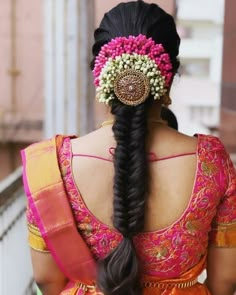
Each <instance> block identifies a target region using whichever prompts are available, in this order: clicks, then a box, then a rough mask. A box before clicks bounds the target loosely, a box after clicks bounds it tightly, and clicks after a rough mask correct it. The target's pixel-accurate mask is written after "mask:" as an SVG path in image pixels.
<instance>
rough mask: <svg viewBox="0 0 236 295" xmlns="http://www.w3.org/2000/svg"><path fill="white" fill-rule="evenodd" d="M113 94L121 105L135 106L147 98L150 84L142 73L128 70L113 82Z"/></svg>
mask: <svg viewBox="0 0 236 295" xmlns="http://www.w3.org/2000/svg"><path fill="white" fill-rule="evenodd" d="M114 92H115V95H116V96H117V98H118V99H119V100H120V101H121V102H122V103H124V104H126V105H130V106H136V105H139V104H141V103H143V102H144V101H145V100H146V99H147V98H148V96H149V93H150V83H149V80H148V78H147V77H146V76H145V75H144V74H143V73H142V72H140V71H137V70H133V69H129V70H125V71H123V72H122V73H120V74H119V75H118V76H117V78H116V80H115V82H114Z"/></svg>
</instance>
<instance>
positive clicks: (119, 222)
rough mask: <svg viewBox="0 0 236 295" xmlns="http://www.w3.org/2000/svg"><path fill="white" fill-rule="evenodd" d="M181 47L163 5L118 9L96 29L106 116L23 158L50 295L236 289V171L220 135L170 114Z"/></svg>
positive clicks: (35, 243)
mask: <svg viewBox="0 0 236 295" xmlns="http://www.w3.org/2000/svg"><path fill="white" fill-rule="evenodd" d="M179 44H180V39H179V36H178V34H177V32H176V27H175V23H174V20H173V18H172V17H171V16H170V15H168V14H167V13H166V12H164V11H163V10H162V9H161V8H160V7H158V6H157V5H155V4H146V3H145V2H143V1H138V2H129V3H122V4H120V5H118V6H117V7H115V8H114V9H112V10H111V11H110V12H108V13H107V14H105V16H104V18H103V20H102V22H101V25H100V27H99V28H98V29H97V30H96V31H95V44H94V46H93V54H94V62H93V63H92V68H93V73H94V81H95V85H96V87H97V94H98V100H99V101H100V102H103V103H105V104H106V105H107V106H108V108H109V110H110V115H109V116H108V118H107V121H105V122H104V123H103V124H102V126H101V128H99V129H98V130H95V131H94V132H92V133H90V134H88V135H86V136H83V137H81V138H76V137H74V138H72V137H67V136H57V137H55V138H53V139H52V140H49V141H45V142H41V143H38V144H36V145H33V146H31V147H29V148H28V149H26V150H25V151H23V152H22V156H23V162H24V183H25V190H26V193H27V196H28V200H29V206H28V211H27V218H28V224H29V232H30V234H29V243H30V246H31V248H32V250H31V255H32V262H33V269H34V277H35V280H36V282H37V284H38V285H39V287H40V289H41V291H42V293H43V294H44V295H51V294H53V295H54V294H105V295H123V294H132V295H133V294H135V295H136V294H145V295H148V294H153V295H159V294H162V295H164V294H165V295H167V294H177V295H180V294H198V295H201V294H212V295H232V294H233V292H234V290H235V283H236V272H235V269H236V248H235V247H236V173H235V170H234V167H233V164H232V162H231V160H230V158H229V156H228V154H227V153H226V151H225V149H224V147H223V145H222V143H221V142H220V140H219V139H218V138H216V137H212V136H206V135H196V136H193V137H192V136H186V135H184V134H181V133H179V132H177V131H176V130H174V129H172V128H169V127H168V126H167V125H166V124H165V123H163V121H162V120H161V118H160V112H161V107H162V105H168V104H169V103H170V98H169V92H170V88H171V84H172V80H173V77H174V75H175V73H176V72H177V71H178V68H179V60H178V53H179ZM206 260H207V282H206V284H205V285H202V284H200V283H198V282H197V277H198V275H199V274H200V273H201V272H202V271H203V269H204V268H206Z"/></svg>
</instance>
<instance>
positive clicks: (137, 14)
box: [93, 1, 180, 71]
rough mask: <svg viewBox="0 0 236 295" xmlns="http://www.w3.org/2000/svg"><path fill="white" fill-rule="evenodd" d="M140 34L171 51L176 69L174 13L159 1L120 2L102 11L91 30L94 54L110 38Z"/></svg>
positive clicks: (176, 52) (177, 43)
mask: <svg viewBox="0 0 236 295" xmlns="http://www.w3.org/2000/svg"><path fill="white" fill-rule="evenodd" d="M139 34H142V35H144V36H146V37H148V38H149V37H151V38H152V39H153V40H154V41H155V43H161V44H162V45H163V47H164V48H165V50H166V52H167V53H168V54H169V55H170V58H171V62H172V65H173V70H174V71H177V70H178V67H179V61H178V59H177V56H178V54H179V45H180V38H179V35H178V33H177V31H176V25H175V22H174V19H173V17H172V16H171V15H169V14H168V13H166V12H165V11H164V10H163V9H161V8H160V7H159V6H158V5H156V4H148V3H145V2H143V1H136V2H135V1H134V2H133V1H132V2H128V3H120V4H119V5H117V6H116V7H115V8H113V9H112V10H110V11H109V12H108V13H106V14H105V15H104V17H103V19H102V22H101V24H100V26H99V28H98V29H97V30H96V31H95V33H94V38H95V43H94V46H93V55H94V57H96V56H97V55H98V53H99V51H100V49H101V47H102V46H103V45H104V44H106V43H108V42H109V41H110V40H111V39H114V38H116V37H128V36H130V35H132V36H138V35H139Z"/></svg>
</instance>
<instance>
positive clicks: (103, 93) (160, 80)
mask: <svg viewBox="0 0 236 295" xmlns="http://www.w3.org/2000/svg"><path fill="white" fill-rule="evenodd" d="M127 69H133V70H137V71H140V72H142V73H143V74H145V75H146V76H147V78H148V79H149V82H150V92H151V95H152V96H153V97H154V99H160V98H161V97H162V96H163V95H164V94H165V93H166V91H167V89H166V88H165V77H163V76H162V74H161V71H160V70H159V69H158V66H157V64H156V63H155V62H154V61H153V60H152V59H150V58H149V57H148V56H147V55H139V54H137V53H134V54H127V53H123V54H122V55H121V56H117V57H115V58H114V59H112V58H111V57H110V58H109V59H108V61H107V62H106V64H105V66H104V67H103V69H102V71H101V74H100V76H99V81H100V82H99V86H98V87H97V89H96V92H97V94H98V100H99V102H103V103H105V104H109V102H110V101H111V100H113V99H115V94H114V81H115V79H116V77H117V75H118V74H120V73H121V72H122V71H124V70H127Z"/></svg>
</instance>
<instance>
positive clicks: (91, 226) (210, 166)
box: [62, 124, 227, 279]
mask: <svg viewBox="0 0 236 295" xmlns="http://www.w3.org/2000/svg"><path fill="white" fill-rule="evenodd" d="M94 142H97V143H98V142H99V144H96V145H94ZM148 142H149V143H148V150H149V158H150V160H149V171H150V192H149V195H148V201H147V206H146V209H145V216H146V219H145V228H144V232H143V233H140V234H138V235H137V236H136V237H135V238H134V240H135V245H136V248H137V252H138V255H139V259H140V261H141V264H142V266H143V272H144V274H149V275H155V276H158V277H160V278H162V279H163V278H173V277H178V276H180V275H181V274H182V273H184V272H186V271H187V270H188V269H190V268H191V267H193V266H194V265H195V264H197V263H198V262H199V260H200V259H201V258H202V257H203V256H204V255H205V252H206V249H207V246H208V233H209V232H210V230H211V223H212V219H213V216H214V214H215V211H216V207H217V205H218V203H219V201H220V199H221V197H222V196H223V195H224V192H225V190H226V188H227V177H226V175H227V167H226V159H225V154H224V150H223V146H222V145H221V143H220V142H219V140H218V139H217V138H214V137H210V136H203V135H198V136H197V137H188V136H185V135H183V134H181V133H178V132H176V131H173V130H172V129H169V128H168V127H165V126H162V125H160V124H150V132H149V140H148ZM70 144H71V143H70V140H69V141H68V143H67V144H66V145H65V146H67V147H66V149H67V151H69V154H70V155H69V154H68V157H69V158H70V157H71V159H73V160H72V167H73V168H72V169H71V167H70V165H68V164H67V169H66V171H67V174H66V177H65V185H66V187H67V188H68V192H69V196H70V200H71V202H72V207H73V208H76V209H75V210H74V214H75V216H76V218H77V224H78V227H79V229H80V231H81V233H82V235H83V237H84V238H85V240H86V242H87V243H88V245H89V247H90V248H91V250H92V252H93V254H94V255H95V257H96V258H97V259H100V258H104V257H105V256H106V255H107V254H108V253H109V252H110V251H111V250H112V249H113V248H114V247H116V246H117V245H118V243H119V242H120V241H121V239H122V236H121V235H120V233H119V232H117V231H116V230H115V229H114V228H113V226H112V212H113V195H112V186H113V177H114V169H113V165H112V161H113V160H112V151H113V149H112V148H113V147H114V148H115V143H114V140H113V137H112V131H111V128H110V127H108V126H106V127H103V128H101V129H99V130H98V131H95V132H93V133H91V134H89V135H87V136H85V137H82V138H78V139H73V140H72V153H70ZM63 149H64V148H63ZM109 150H110V152H111V153H109ZM222 151H223V154H222ZM64 152H66V151H64ZM69 162H70V161H69ZM66 163H68V161H67V162H66ZM62 165H63V164H62ZM71 177H73V178H74V183H73V181H71V180H70V178H71ZM67 183H70V185H69V186H68V185H67ZM75 186H76V187H75ZM208 188H210V189H209V191H207V190H208Z"/></svg>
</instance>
